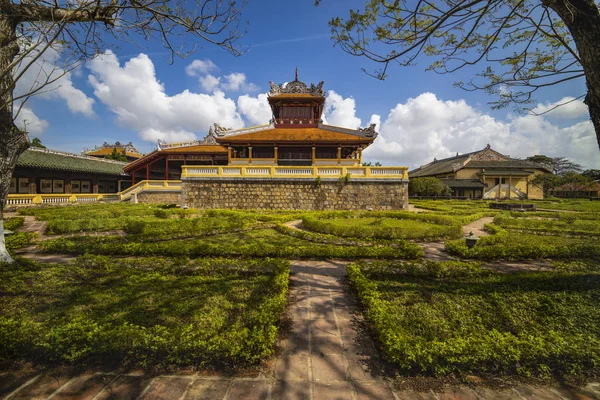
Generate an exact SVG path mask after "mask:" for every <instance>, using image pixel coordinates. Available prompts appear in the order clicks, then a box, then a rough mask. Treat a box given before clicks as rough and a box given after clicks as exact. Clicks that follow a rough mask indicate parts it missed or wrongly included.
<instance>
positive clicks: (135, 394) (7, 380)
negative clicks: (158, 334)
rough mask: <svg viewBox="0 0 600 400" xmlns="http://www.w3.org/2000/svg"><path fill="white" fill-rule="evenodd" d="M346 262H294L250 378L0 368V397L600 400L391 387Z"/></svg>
mask: <svg viewBox="0 0 600 400" xmlns="http://www.w3.org/2000/svg"><path fill="white" fill-rule="evenodd" d="M345 270H346V269H345V263H343V262H325V261H296V262H293V263H292V275H291V278H290V280H291V282H290V305H289V308H288V312H289V316H290V327H289V335H287V337H284V338H283V339H282V341H281V343H280V345H281V351H280V352H279V354H278V356H277V357H276V359H275V360H274V362H273V363H270V364H269V365H270V366H268V367H266V369H265V371H263V372H260V373H258V374H257V375H256V376H255V377H227V376H205V375H201V374H193V373H188V374H185V373H182V374H179V375H162V376H149V375H144V374H141V373H140V374H134V373H132V374H116V373H90V374H84V375H79V376H61V375H56V374H55V375H47V374H37V373H35V372H31V373H20V374H19V373H14V372H12V373H11V372H8V373H0V396H4V397H3V398H5V399H7V400H9V399H11V400H15V399H53V400H66V399H93V400H101V399H142V400H149V399H165V400H167V399H169V400H171V399H173V400H187V399H190V400H191V399H206V400H222V399H223V400H225V399H227V400H230V399H246V400H252V399H267V400H269V399H272V400H275V399H311V400H321V399H323V400H336V399H352V400H358V399H375V400H378V399H396V400H398V399H402V400H403V399H406V400H409V399H432V400H442V399H473V400H477V399H484V400H487V399H489V400H492V399H515V400H523V399H548V400H555V399H556V400H559V399H561V400H564V399H580V400H584V399H590V400H593V399H600V384H598V383H593V384H589V385H588V386H586V387H585V388H579V389H570V390H567V389H555V388H548V387H532V386H529V385H521V386H518V387H516V388H507V389H499V390H491V389H488V388H485V387H476V388H469V387H457V386H454V387H448V388H447V389H446V390H445V391H444V392H442V393H433V392H431V391H430V392H425V393H416V392H413V391H410V390H404V391H395V392H392V391H391V390H390V387H389V385H388V382H387V381H386V380H385V379H384V374H383V371H382V365H381V363H380V362H379V359H378V355H377V351H376V349H375V346H374V345H373V342H372V341H371V340H370V339H369V337H368V336H367V335H365V334H363V333H362V332H361V330H360V329H359V328H360V326H361V320H360V315H359V314H358V313H357V309H356V304H355V303H354V300H353V297H352V295H351V294H350V293H349V292H348V288H347V286H346V285H344V281H343V280H344V277H345Z"/></svg>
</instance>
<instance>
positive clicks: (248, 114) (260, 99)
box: [237, 93, 273, 125]
mask: <svg viewBox="0 0 600 400" xmlns="http://www.w3.org/2000/svg"><path fill="white" fill-rule="evenodd" d="M237 106H238V111H239V112H240V113H241V114H242V115H243V116H244V117H245V118H246V120H247V121H248V122H249V123H250V124H251V125H264V124H268V123H269V120H270V119H271V117H272V116H273V113H272V112H271V107H270V106H269V102H268V101H267V95H266V94H264V93H261V94H259V95H258V96H257V97H250V96H248V95H246V94H245V95H242V96H240V97H238V101H237Z"/></svg>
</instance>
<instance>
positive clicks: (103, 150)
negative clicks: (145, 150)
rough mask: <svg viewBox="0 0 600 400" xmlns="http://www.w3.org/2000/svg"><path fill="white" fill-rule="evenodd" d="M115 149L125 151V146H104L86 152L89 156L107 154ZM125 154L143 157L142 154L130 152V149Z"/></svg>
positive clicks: (120, 151)
mask: <svg viewBox="0 0 600 400" xmlns="http://www.w3.org/2000/svg"><path fill="white" fill-rule="evenodd" d="M113 149H117V151H118V152H119V153H123V148H122V147H103V148H101V149H98V150H92V151H88V152H86V153H85V154H86V155H87V156H107V155H109V154H112V152H113ZM125 155H126V156H128V157H137V158H140V157H142V155H141V154H139V153H133V152H130V151H128V152H127V153H125Z"/></svg>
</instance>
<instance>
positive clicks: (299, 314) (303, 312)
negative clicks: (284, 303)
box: [290, 307, 309, 320]
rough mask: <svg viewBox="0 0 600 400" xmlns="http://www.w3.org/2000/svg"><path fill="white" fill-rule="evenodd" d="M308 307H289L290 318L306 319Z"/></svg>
mask: <svg viewBox="0 0 600 400" xmlns="http://www.w3.org/2000/svg"><path fill="white" fill-rule="evenodd" d="M308 310H309V308H308V307H290V318H292V319H294V320H298V319H308V318H309V313H308Z"/></svg>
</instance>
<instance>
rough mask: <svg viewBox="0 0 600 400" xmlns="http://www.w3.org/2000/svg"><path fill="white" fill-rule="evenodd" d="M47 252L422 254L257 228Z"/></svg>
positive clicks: (90, 240)
mask: <svg viewBox="0 0 600 400" xmlns="http://www.w3.org/2000/svg"><path fill="white" fill-rule="evenodd" d="M39 246H40V248H41V249H42V250H43V251H46V252H52V253H68V254H103V255H123V256H170V257H180V256H185V257H192V258H196V257H206V256H241V257H276V258H341V259H354V258H407V259H414V258H418V257H421V256H422V255H423V250H422V249H421V248H420V247H419V246H417V245H415V244H412V243H408V242H404V243H401V244H399V245H395V246H340V245H330V244H317V243H313V242H309V241H306V240H302V239H297V238H293V237H289V236H287V235H281V234H279V233H277V232H276V231H274V230H273V229H256V230H252V231H247V232H240V233H235V234H233V233H230V234H223V235H214V236H209V237H204V238H202V240H170V241H163V242H144V241H137V240H135V239H131V238H128V237H117V236H105V237H66V238H58V239H52V240H46V241H44V242H42V243H40V245H39Z"/></svg>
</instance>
